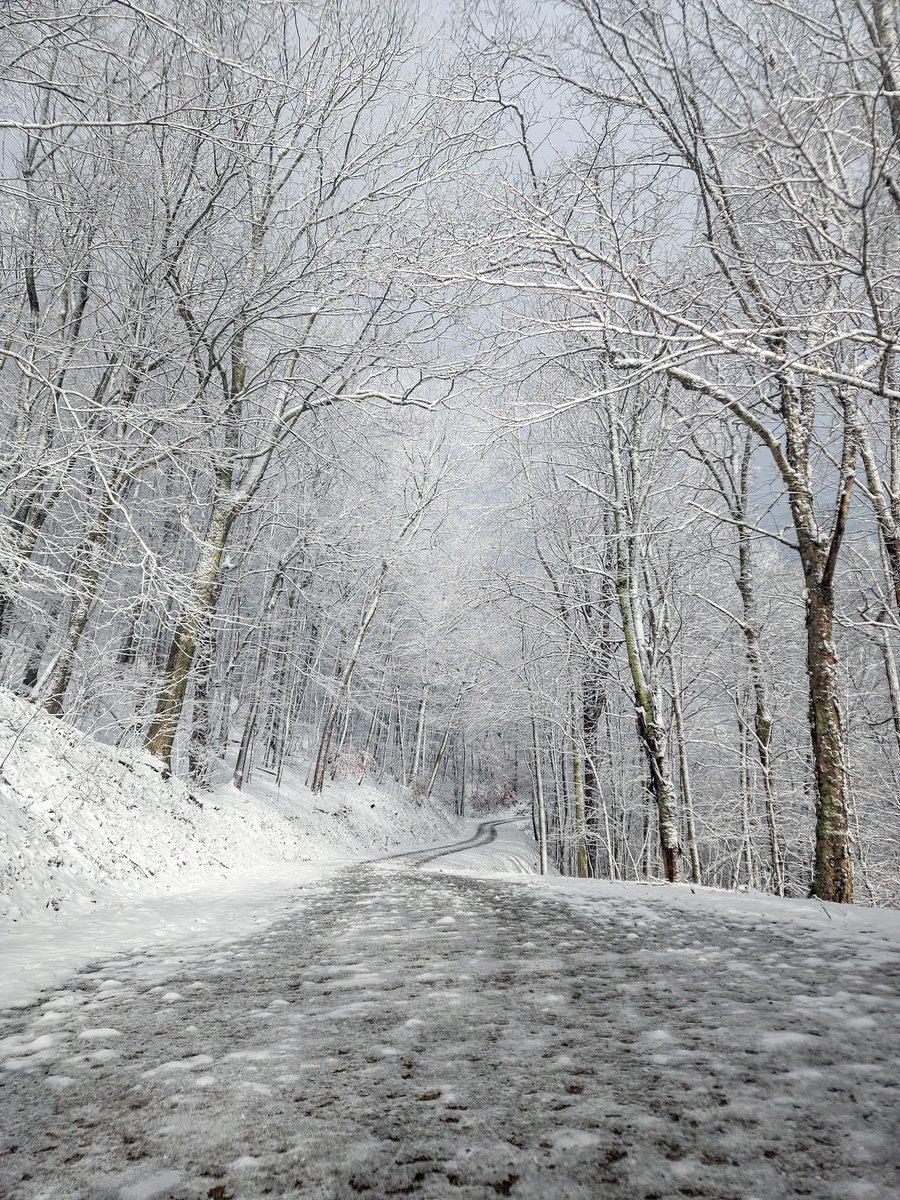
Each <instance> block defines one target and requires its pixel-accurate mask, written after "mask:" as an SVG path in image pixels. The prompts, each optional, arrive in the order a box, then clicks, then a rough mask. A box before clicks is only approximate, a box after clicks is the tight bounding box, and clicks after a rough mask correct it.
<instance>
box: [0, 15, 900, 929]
mask: <svg viewBox="0 0 900 1200" xmlns="http://www.w3.org/2000/svg"><path fill="white" fill-rule="evenodd" d="M2 24H3V36H2V38H0V91H2V97H3V105H2V117H0V149H2V190H0V205H2V222H0V411H2V418H0V419H2V423H3V440H2V446H0V572H2V591H0V684H2V685H3V686H4V687H7V688H9V689H11V690H13V691H14V692H16V693H18V694H19V695H20V696H23V697H27V698H28V699H29V700H30V701H31V702H32V703H33V705H34V706H35V707H36V708H37V709H42V710H45V711H46V712H47V713H49V714H51V715H52V716H54V717H58V718H59V719H60V720H61V721H64V722H68V723H70V724H72V725H74V726H76V727H77V728H79V729H81V730H84V731H89V732H90V733H92V734H93V735H94V736H95V737H97V738H98V739H100V740H101V741H103V742H105V743H107V744H110V745H114V746H120V747H123V748H127V749H129V750H138V751H143V752H146V754H147V755H148V756H150V758H151V759H152V761H153V762H154V763H156V764H157V765H158V768H159V770H160V772H162V773H164V774H168V773H172V774H174V775H177V776H178V777H180V778H183V779H186V780H189V781H190V786H191V787H192V788H193V789H195V790H196V791H197V792H202V791H203V790H204V789H207V788H209V787H210V786H213V785H216V784H220V783H221V782H222V780H223V779H226V778H227V779H231V780H232V782H233V785H234V787H235V788H238V789H240V788H241V787H243V786H246V784H247V782H248V781H249V780H251V779H252V778H253V777H254V776H259V775H261V774H267V775H268V776H270V777H271V778H272V779H273V780H274V781H276V782H279V783H280V781H281V779H282V776H283V774H284V772H285V770H287V769H288V768H291V769H300V770H302V771H305V773H306V780H307V784H308V786H309V788H311V789H312V791H313V792H314V793H315V792H321V790H322V788H323V787H324V786H326V781H327V780H328V779H329V777H332V778H333V777H336V776H338V775H340V776H341V777H343V778H358V779H360V780H362V779H363V778H364V777H368V778H371V779H374V780H378V781H391V782H392V783H395V784H396V785H397V786H400V787H402V788H405V789H409V792H410V794H412V795H414V796H416V797H418V798H419V799H420V801H421V803H422V804H426V803H435V804H439V805H442V806H444V807H446V808H448V809H451V810H453V811H455V812H457V813H460V814H462V813H466V814H468V813H476V814H477V813H485V812H497V811H501V810H503V809H504V807H508V806H510V805H512V804H514V803H517V802H525V803H527V804H528V805H530V806H531V812H532V819H533V825H534V830H535V835H536V839H537V842H538V845H539V847H540V858H541V864H542V869H543V870H544V871H548V870H557V871H560V872H562V873H564V874H570V875H575V876H581V877H595V878H603V879H612V880H641V879H665V880H668V881H670V882H675V881H687V882H690V883H692V884H703V885H711V886H715V887H721V888H736V887H749V888H753V889H762V890H764V891H768V892H771V893H773V894H775V895H778V896H793V897H804V896H807V895H814V896H816V897H818V898H820V899H823V900H832V901H838V902H844V903H850V902H854V901H855V902H857V903H861V904H867V905H875V906H881V905H889V906H890V905H894V906H895V905H897V903H898V900H900V888H898V875H897V869H898V865H900V845H898V840H900V839H898V829H900V674H898V665H897V655H898V652H900V361H898V352H900V17H898V8H897V6H896V4H895V3H894V0H872V2H870V0H651V2H650V3H644V2H643V0H609V2H608V3H603V4H601V3H599V2H598V0H542V2H539V3H534V4H528V3H524V2H521V0H520V2H514V0H471V2H464V3H460V4H458V5H438V4H433V5H429V4H427V3H425V2H424V0H423V2H422V3H421V4H418V5H417V4H416V3H415V2H414V0H371V2H368V0H279V2H277V3H265V2H263V0H9V2H8V3H7V4H6V5H4V11H3V15H2Z"/></svg>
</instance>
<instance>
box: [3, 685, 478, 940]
mask: <svg viewBox="0 0 900 1200" xmlns="http://www.w3.org/2000/svg"><path fill="white" fill-rule="evenodd" d="M262 779H263V780H264V779H265V777H262ZM459 828H460V823H459V822H458V821H457V820H455V819H454V818H453V817H451V816H450V815H449V814H448V813H443V812H441V811H440V810H439V809H438V808H437V807H435V806H425V805H422V804H417V803H416V802H415V801H414V800H413V799H412V798H411V797H409V796H408V795H406V794H404V793H403V792H401V791H400V790H399V789H395V790H394V791H393V792H389V791H387V790H385V789H381V788H378V787H375V786H374V785H371V784H369V783H367V782H365V781H364V782H363V783H362V784H361V785H358V784H357V783H356V782H355V780H351V781H347V782H337V783H331V784H329V785H328V786H327V787H326V790H325V794H324V796H315V797H314V796H313V795H312V794H311V793H310V792H309V790H308V789H306V788H305V787H304V786H303V785H302V782H301V781H299V780H297V779H295V778H286V780H285V783H284V784H283V786H282V788H281V790H280V791H279V790H278V789H276V788H275V787H274V785H272V784H269V783H268V782H261V783H257V782H256V781H254V783H253V784H252V785H251V786H250V787H249V788H247V789H246V790H245V791H242V792H237V791H235V790H234V789H232V788H230V787H225V788H222V789H220V790H219V791H217V792H215V793H213V794H205V793H200V794H197V795H195V794H193V793H192V792H191V791H189V789H188V788H187V787H185V785H184V784H182V783H180V782H178V781H176V780H171V781H167V780H164V779H163V778H162V777H161V775H160V773H159V770H158V769H157V767H156V766H155V765H154V764H153V762H152V760H150V759H148V758H146V757H144V756H142V755H140V754H136V753H134V752H129V751H122V750H120V749H116V748H114V747H110V746H103V745H100V744H98V743H97V742H95V741H94V740H93V739H92V738H90V737H88V736H86V735H85V734H83V733H79V732H78V731H77V730H75V729H73V728H72V727H71V726H69V725H66V724H65V723H64V722H61V721H57V720H54V719H53V718H51V717H49V716H48V715H47V714H46V713H44V712H43V711H42V710H41V709H38V708H35V707H34V706H33V705H30V704H28V703H26V702H25V701H23V700H21V699H19V698H17V697H15V696H13V695H12V694H11V693H10V692H8V691H2V690H0V918H2V919H5V920H7V921H9V920H13V921H16V920H21V919H22V918H28V919H29V921H30V920H33V919H34V918H36V917H46V918H49V919H50V920H53V919H54V918H55V914H57V913H58V914H60V915H61V916H69V915H71V914H73V913H77V912H79V911H82V912H84V911H85V910H88V911H92V912H93V911H96V906H97V905H98V904H104V903H106V904H108V903H110V902H116V901H119V900H122V899H123V898H126V897H129V896H130V897H132V898H135V899H136V898H138V897H140V898H143V897H146V896H148V895H154V894H155V895H158V894H160V893H166V892H173V891H174V892H183V891H187V890H189V889H193V888H198V887H201V886H206V885H208V884H210V883H213V882H216V881H222V880H227V879H229V878H231V877H232V876H233V875H234V874H236V873H238V872H241V873H247V872H250V871H257V872H258V871H259V870H261V869H263V870H265V869H269V868H271V869H274V868H276V866H277V865H278V864H281V865H282V866H283V865H285V864H289V863H297V862H304V861H314V860H315V861H321V860H327V859H340V858H346V857H350V856H353V857H359V856H362V855H366V854H377V853H383V852H385V851H387V850H390V849H392V848H395V847H399V846H405V845H411V844H418V845H421V844H422V843H428V842H431V841H440V840H442V839H445V838H446V837H448V836H449V837H451V838H452V837H453V836H454V835H456V833H457V831H458V830H459Z"/></svg>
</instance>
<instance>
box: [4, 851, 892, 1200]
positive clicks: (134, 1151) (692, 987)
mask: <svg viewBox="0 0 900 1200" xmlns="http://www.w3.org/2000/svg"><path fill="white" fill-rule="evenodd" d="M508 832H509V830H508V828H506V829H505V830H504V831H503V837H502V838H498V840H497V841H496V842H494V843H493V844H492V846H493V850H494V853H495V854H496V857H495V859H494V860H493V863H491V860H490V853H491V849H492V847H491V846H486V847H484V848H483V849H482V848H478V853H479V855H481V858H482V862H483V863H484V865H485V866H491V865H493V866H494V867H496V866H498V865H500V866H502V865H504V864H505V862H506V861H507V858H506V856H507V854H508V851H507V850H505V849H504V848H503V847H504V840H507V835H508ZM473 853H474V851H473V849H472V848H471V847H470V848H468V849H467V850H465V851H464V852H463V853H462V854H461V855H459V856H450V857H448V858H447V860H446V862H445V864H444V865H445V867H450V868H454V866H455V867H456V868H459V867H460V866H462V867H463V868H465V869H462V870H459V869H450V870H443V871H442V870H437V869H435V866H434V865H432V866H429V867H427V868H426V869H425V870H422V869H420V868H418V867H416V866H415V865H414V860H412V861H411V860H409V859H406V860H397V859H395V860H393V861H385V862H375V863H369V864H364V865H361V864H355V865H347V866H344V867H342V868H341V869H339V870H338V871H336V872H335V873H334V874H333V875H331V876H329V877H328V878H319V879H317V880H313V881H310V882H309V884H308V885H306V886H305V887H303V888H302V889H301V890H300V891H299V892H298V894H297V895H296V897H295V902H294V904H293V905H292V907H291V908H290V910H289V911H286V912H285V913H284V915H283V918H282V919H281V920H279V921H277V922H275V923H273V924H271V925H270V926H268V927H267V928H266V929H265V930H258V931H256V932H254V933H253V935H252V936H250V937H244V938H242V939H238V940H231V941H222V942H219V943H217V944H213V945H206V946H196V945H190V944H184V945H181V946H178V947H170V946H166V947H154V946H151V947H146V948H144V949H142V950H139V951H136V952H128V953H119V954H116V955H111V956H108V957H98V958H97V960H96V961H95V962H94V963H92V964H91V966H90V967H89V968H87V969H85V970H83V971H82V972H80V973H79V974H78V975H77V976H75V977H73V978H71V979H70V980H68V981H67V982H66V984H65V987H64V988H61V989H59V990H56V991H54V992H52V993H49V994H45V995H44V996H43V997H42V998H41V1001H40V1003H38V1004H35V1005H32V1006H30V1007H28V1008H23V1009H20V1010H18V1011H16V1012H13V1013H10V1014H8V1016H7V1018H6V1019H5V1021H4V1025H3V1028H2V1029H0V1062H2V1067H3V1072H2V1074H3V1082H4V1088H3V1099H2V1101H0V1104H2V1109H0V1128H2V1130H3V1132H2V1134H0V1187H4V1186H5V1189H6V1191H5V1194H6V1195H8V1196H10V1197H11V1200H69V1198H72V1200H76V1198H77V1200H196V1198H197V1197H199V1196H212V1197H231V1198H234V1200H256V1198H257V1197H259V1196H262V1195H269V1196H273V1197H277V1196H282V1197H310V1198H311V1200H312V1198H318V1200H350V1198H351V1197H353V1196H355V1195H359V1194H364V1195H369V1196H373V1197H376V1196H377V1197H382V1196H390V1195H411V1196H414V1197H415V1196H419V1197H423V1198H431V1200H442V1198H444V1197H447V1196H453V1197H455V1198H458V1200H487V1198H488V1197H493V1196H497V1195H501V1196H503V1195H506V1196H512V1197H513V1198H514V1200H515V1198H518V1200H547V1198H548V1197H551V1196H552V1197H553V1198H554V1200H595V1198H596V1197H597V1196H601V1195H602V1196H603V1197H604V1198H605V1200H681V1198H682V1197H686V1196H687V1197H699V1198H705V1200H763V1198H765V1200H781V1198H782V1197H784V1198H787V1197H796V1196H807V1197H813V1198H814V1200H894V1197H896V1196H897V1195H898V1194H900V1147H898V1142H897V1137H896V1133H897V1129H898V1128H900V1086H898V1079H900V1033H898V1020H900V989H898V984H900V937H898V931H900V917H898V914H896V913H873V912H872V911H871V910H862V909H857V910H848V909H839V910H836V909H833V908H831V907H829V908H828V910H827V911H826V910H825V909H824V908H822V906H817V905H807V904H804V903H801V902H791V901H772V900H768V899H767V898H766V897H757V896H753V895H748V896H732V895H729V894H728V893H717V892H708V891H699V890H698V891H696V892H695V893H693V894H692V892H691V890H690V888H674V889H673V888H665V887H642V886H641V885H629V884H598V883H593V882H587V881H582V882H573V881H569V880H559V879H540V878H535V877H534V876H528V875H526V874H524V873H522V872H520V871H517V872H516V873H514V874H509V873H503V872H499V871H492V872H488V873H487V874H486V875H479V874H478V873H477V872H476V871H475V870H474V869H473V863H472V857H471V856H472V855H473ZM422 857H427V856H422Z"/></svg>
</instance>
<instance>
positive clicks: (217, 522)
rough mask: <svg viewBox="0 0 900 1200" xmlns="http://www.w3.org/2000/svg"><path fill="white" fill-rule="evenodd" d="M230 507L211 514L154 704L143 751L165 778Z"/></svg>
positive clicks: (223, 506)
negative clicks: (158, 766)
mask: <svg viewBox="0 0 900 1200" xmlns="http://www.w3.org/2000/svg"><path fill="white" fill-rule="evenodd" d="M235 515H236V514H235V511H234V508H233V507H232V506H231V505H230V504H219V505H217V506H216V508H215V509H214V510H213V514H212V517H211V519H210V523H209V528H208V529H207V531H206V541H205V545H204V547H203V549H202V550H201V552H200V557H199V559H198V561H197V566H196V569H195V571H194V579H193V585H192V588H191V598H190V600H189V601H188V603H187V604H186V605H185V606H184V608H183V609H182V611H181V613H180V615H179V617H178V622H177V624H176V626H175V632H174V634H173V636H172V641H171V643H170V646H169V653H168V657H167V659H166V666H165V670H164V671H163V678H162V682H161V684H160V688H159V692H158V695H157V701H156V711H155V713H154V715H153V720H152V721H151V722H150V728H149V729H148V731H147V737H146V740H145V742H144V748H145V749H146V750H148V751H149V752H150V754H152V755H153V756H154V757H155V758H158V759H159V760H160V762H161V763H162V765H163V770H164V771H165V773H166V774H168V773H169V772H170V771H171V769H172V747H173V746H174V744H175V734H176V732H177V730H178V723H179V721H180V720H181V714H182V711H183V709H184V701H185V696H186V694H187V685H188V678H189V676H190V672H191V666H192V665H193V662H194V655H195V654H196V652H197V643H198V641H199V639H200V637H201V635H202V633H203V629H204V626H205V624H206V622H207V621H208V620H209V618H210V616H211V615H212V610H213V607H214V604H215V597H216V591H217V586H218V581H219V570H220V568H221V565H222V554H223V552H224V550H225V545H226V542H227V541H228V534H229V533H230V531H231V526H232V524H233V523H234V518H235Z"/></svg>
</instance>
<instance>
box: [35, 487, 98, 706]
mask: <svg viewBox="0 0 900 1200" xmlns="http://www.w3.org/2000/svg"><path fill="white" fill-rule="evenodd" d="M111 512H112V497H111V496H110V495H109V493H108V492H104V495H103V498H102V499H101V501H100V508H99V511H98V513H97V520H96V522H95V523H94V526H93V528H92V529H91V530H90V531H89V532H88V534H87V536H86V537H85V538H84V540H83V541H82V543H81V545H80V546H79V547H78V549H77V550H76V552H75V564H76V568H77V567H78V566H80V575H81V578H80V580H77V582H75V580H73V582H75V586H76V587H77V591H78V594H77V595H76V598H75V602H74V604H73V606H72V613H71V616H70V618H69V628H68V629H67V631H66V636H65V641H64V642H63V646H62V649H61V650H60V652H59V656H58V657H57V660H56V665H55V667H54V670H53V674H52V676H51V679H50V684H49V687H48V691H47V696H46V698H45V700H44V708H45V709H46V710H47V712H48V713H50V715H51V716H54V717H58V716H60V714H61V713H62V710H63V701H64V700H65V697H66V692H67V691H68V688H69V683H70V681H71V679H72V672H73V670H74V668H75V660H76V658H77V655H78V647H79V644H80V642H81V637H82V634H83V633H84V631H85V629H86V627H87V623H88V618H89V617H90V614H91V609H92V607H93V604H94V598H95V597H96V595H97V587H98V585H99V582H100V558H101V555H102V553H103V548H104V546H105V545H106V539H107V536H108V533H109V518H110V515H111ZM73 574H74V573H73Z"/></svg>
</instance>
